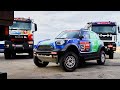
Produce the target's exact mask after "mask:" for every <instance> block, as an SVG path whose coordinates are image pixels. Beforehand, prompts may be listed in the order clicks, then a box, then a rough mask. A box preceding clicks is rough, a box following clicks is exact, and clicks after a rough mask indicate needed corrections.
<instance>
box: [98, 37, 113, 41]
mask: <svg viewBox="0 0 120 90" xmlns="http://www.w3.org/2000/svg"><path fill="white" fill-rule="evenodd" d="M100 39H101V40H112V37H100Z"/></svg>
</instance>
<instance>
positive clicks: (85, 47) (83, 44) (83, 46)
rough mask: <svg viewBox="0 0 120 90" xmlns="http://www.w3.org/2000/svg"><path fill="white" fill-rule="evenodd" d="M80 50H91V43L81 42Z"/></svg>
mask: <svg viewBox="0 0 120 90" xmlns="http://www.w3.org/2000/svg"><path fill="white" fill-rule="evenodd" d="M80 49H81V51H83V52H84V51H89V50H90V43H89V42H80Z"/></svg>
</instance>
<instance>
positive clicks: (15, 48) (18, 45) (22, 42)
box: [4, 18, 37, 59]
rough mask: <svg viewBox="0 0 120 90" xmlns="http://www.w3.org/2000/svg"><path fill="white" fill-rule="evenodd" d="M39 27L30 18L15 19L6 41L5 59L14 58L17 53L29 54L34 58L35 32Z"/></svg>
mask: <svg viewBox="0 0 120 90" xmlns="http://www.w3.org/2000/svg"><path fill="white" fill-rule="evenodd" d="M34 31H37V25H36V24H35V23H34V22H33V20H32V19H30V18H14V21H13V25H11V26H10V27H9V39H8V40H6V41H5V50H4V55H5V59H9V58H12V57H14V56H15V55H16V53H28V54H29V56H30V57H31V58H32V57H33V45H34V40H33V32H34Z"/></svg>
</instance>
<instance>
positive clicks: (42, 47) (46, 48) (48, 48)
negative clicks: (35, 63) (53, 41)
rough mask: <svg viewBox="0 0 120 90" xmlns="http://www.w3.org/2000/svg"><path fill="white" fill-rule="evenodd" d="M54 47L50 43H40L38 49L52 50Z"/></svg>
mask: <svg viewBox="0 0 120 90" xmlns="http://www.w3.org/2000/svg"><path fill="white" fill-rule="evenodd" d="M53 49H54V48H53V47H52V46H51V45H40V46H38V50H40V51H52V50H53Z"/></svg>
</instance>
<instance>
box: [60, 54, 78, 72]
mask: <svg viewBox="0 0 120 90" xmlns="http://www.w3.org/2000/svg"><path fill="white" fill-rule="evenodd" d="M78 64H79V59H78V56H77V55H76V54H75V53H74V52H66V53H65V55H63V56H62V57H61V58H60V66H61V67H62V68H63V70H65V71H67V72H72V71H74V70H75V69H76V68H77V67H78Z"/></svg>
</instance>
